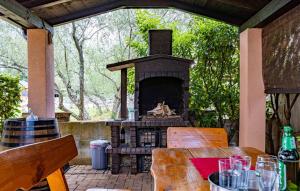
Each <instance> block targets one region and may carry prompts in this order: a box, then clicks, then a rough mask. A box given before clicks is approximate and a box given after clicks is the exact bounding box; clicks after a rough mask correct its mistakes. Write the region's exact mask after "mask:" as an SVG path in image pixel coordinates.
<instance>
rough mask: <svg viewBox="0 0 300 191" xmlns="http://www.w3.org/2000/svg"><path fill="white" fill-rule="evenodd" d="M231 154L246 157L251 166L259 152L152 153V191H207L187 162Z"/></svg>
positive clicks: (197, 150)
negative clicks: (192, 159) (250, 160)
mask: <svg viewBox="0 0 300 191" xmlns="http://www.w3.org/2000/svg"><path fill="white" fill-rule="evenodd" d="M234 154H239V155H248V156H251V157H252V163H253V164H255V162H256V158H257V155H259V154H263V152H261V151H259V150H257V149H254V148H239V147H229V148H193V149H178V148H171V149H170V148H169V149H164V148H159V149H154V150H153V152H152V166H151V173H152V176H153V179H154V190H155V191H164V190H172V191H190V190H193V191H200V190H201V191H208V190H209V182H208V181H207V180H204V179H203V178H202V177H201V176H200V174H199V172H198V171H197V170H196V168H195V167H194V165H193V164H192V163H191V162H190V160H189V159H190V158H201V157H202V158H205V157H228V156H231V155H234Z"/></svg>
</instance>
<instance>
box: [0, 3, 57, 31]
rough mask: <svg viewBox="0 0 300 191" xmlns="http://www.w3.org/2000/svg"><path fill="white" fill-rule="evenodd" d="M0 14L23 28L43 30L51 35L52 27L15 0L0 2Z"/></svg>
mask: <svg viewBox="0 0 300 191" xmlns="http://www.w3.org/2000/svg"><path fill="white" fill-rule="evenodd" d="M0 13H2V14H3V15H4V17H6V18H7V19H9V20H12V21H14V22H15V23H18V24H19V25H21V26H22V27H23V28H43V29H46V30H48V31H49V32H51V33H53V27H52V26H51V25H50V24H48V23H47V22H46V21H44V20H43V19H41V18H40V17H38V16H37V15H36V14H34V13H32V11H31V10H29V9H27V8H26V7H24V6H23V5H21V4H20V3H18V2H17V1H15V0H0Z"/></svg>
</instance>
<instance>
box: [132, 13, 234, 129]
mask: <svg viewBox="0 0 300 191" xmlns="http://www.w3.org/2000/svg"><path fill="white" fill-rule="evenodd" d="M136 20H137V21H136V22H137V28H138V30H137V32H136V33H135V34H136V35H137V36H138V37H137V38H136V40H135V41H131V42H130V46H131V47H133V48H134V50H135V51H136V53H137V54H138V55H139V56H146V55H147V52H148V31H149V30H150V29H172V30H173V55H174V56H178V57H183V58H188V59H192V60H194V62H195V64H194V65H193V66H192V68H191V76H190V77H191V85H190V95H191V96H190V109H191V110H192V111H193V113H194V114H195V116H196V119H197V121H198V125H201V126H217V125H218V126H223V125H224V119H227V118H228V119H230V120H237V119H238V115H239V99H238V98H239V65H238V63H239V56H238V54H239V53H238V31H237V28H235V27H233V26H230V25H227V24H224V23H220V22H217V21H213V20H209V19H205V18H201V17H191V18H190V19H187V18H185V19H184V21H182V20H180V19H177V20H176V21H170V20H166V17H165V15H164V14H160V15H159V14H153V13H151V12H150V11H137V13H136ZM182 22H184V23H182ZM128 76H129V85H128V86H129V87H128V89H129V92H131V93H132V92H133V91H134V84H133V82H134V80H133V78H134V71H132V70H131V71H130V72H129V73H128Z"/></svg>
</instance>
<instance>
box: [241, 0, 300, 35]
mask: <svg viewBox="0 0 300 191" xmlns="http://www.w3.org/2000/svg"><path fill="white" fill-rule="evenodd" d="M299 3H300V1H299V0H272V1H271V2H270V3H268V4H267V5H266V6H264V7H263V8H262V9H261V10H260V11H258V12H257V13H256V14H255V15H253V16H252V17H251V18H250V19H248V20H247V21H246V22H245V23H244V24H242V25H241V27H240V31H241V32H242V31H244V30H246V29H247V28H253V27H261V26H263V25H265V24H267V23H268V22H270V21H272V20H273V19H274V18H276V17H277V16H279V15H281V14H282V13H284V12H286V11H287V10H289V9H291V8H293V7H295V6H296V5H298V4H299Z"/></svg>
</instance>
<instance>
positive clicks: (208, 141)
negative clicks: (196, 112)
mask: <svg viewBox="0 0 300 191" xmlns="http://www.w3.org/2000/svg"><path fill="white" fill-rule="evenodd" d="M167 145H168V148H200V147H228V138H227V133H226V130H225V129H224V128H200V127H199V128H197V127H169V128H168V133H167Z"/></svg>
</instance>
